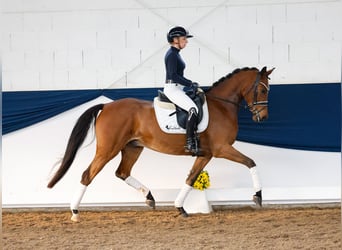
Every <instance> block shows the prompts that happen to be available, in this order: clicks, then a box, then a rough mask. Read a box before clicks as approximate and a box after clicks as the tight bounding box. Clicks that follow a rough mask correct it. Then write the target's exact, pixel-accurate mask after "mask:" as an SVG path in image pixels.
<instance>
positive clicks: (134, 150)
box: [115, 142, 155, 208]
mask: <svg viewBox="0 0 342 250" xmlns="http://www.w3.org/2000/svg"><path fill="white" fill-rule="evenodd" d="M143 149H144V148H143V147H141V146H138V145H136V144H135V142H130V143H128V144H127V145H126V146H125V147H124V148H123V149H122V150H121V162H120V165H119V167H118V169H117V170H116V172H115V175H116V176H117V177H118V178H120V179H122V180H124V181H125V182H126V183H127V184H128V185H129V186H131V187H133V188H135V189H136V190H138V191H141V192H142V193H143V195H144V197H145V198H146V204H147V205H148V206H150V207H152V208H155V200H154V198H153V196H152V194H151V191H150V190H149V189H148V188H147V187H146V186H144V185H143V184H142V183H141V182H140V181H138V180H137V179H135V178H134V177H133V176H131V170H132V168H133V165H134V163H135V162H136V161H137V160H138V158H139V156H140V154H141V152H142V150H143Z"/></svg>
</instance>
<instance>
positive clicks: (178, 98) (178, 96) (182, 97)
mask: <svg viewBox="0 0 342 250" xmlns="http://www.w3.org/2000/svg"><path fill="white" fill-rule="evenodd" d="M183 88H184V86H182V85H180V84H176V83H165V85H164V93H165V95H166V96H167V98H169V99H170V101H172V102H173V103H175V104H176V105H177V106H179V107H181V108H182V109H184V110H186V111H189V110H190V109H191V108H195V109H196V112H197V113H198V109H197V107H196V104H195V103H194V102H193V101H192V100H191V98H190V97H189V96H187V95H186V94H185V92H184V91H183Z"/></svg>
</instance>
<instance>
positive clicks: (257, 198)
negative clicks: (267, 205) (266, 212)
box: [253, 191, 262, 208]
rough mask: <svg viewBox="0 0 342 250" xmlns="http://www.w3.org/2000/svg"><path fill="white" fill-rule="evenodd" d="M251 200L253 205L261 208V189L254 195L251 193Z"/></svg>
mask: <svg viewBox="0 0 342 250" xmlns="http://www.w3.org/2000/svg"><path fill="white" fill-rule="evenodd" d="M253 201H254V203H255V205H256V206H257V208H261V207H262V196H261V191H258V192H256V193H255V195H253Z"/></svg>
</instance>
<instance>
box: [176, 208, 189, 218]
mask: <svg viewBox="0 0 342 250" xmlns="http://www.w3.org/2000/svg"><path fill="white" fill-rule="evenodd" d="M177 209H178V211H179V213H180V215H181V216H182V217H184V218H187V217H189V215H188V213H187V212H186V211H185V210H184V208H183V207H177Z"/></svg>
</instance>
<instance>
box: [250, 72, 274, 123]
mask: <svg viewBox="0 0 342 250" xmlns="http://www.w3.org/2000/svg"><path fill="white" fill-rule="evenodd" d="M260 78H261V74H260V72H258V75H257V77H256V79H255V81H254V84H253V86H252V87H251V88H250V89H249V90H248V91H247V92H246V94H245V95H244V96H247V95H248V93H249V92H250V91H251V90H252V89H253V88H254V97H253V102H252V104H248V105H247V107H246V108H248V109H249V111H251V112H252V114H253V115H254V116H256V118H257V121H258V122H260V112H261V111H262V110H263V109H265V108H267V107H268V100H266V101H258V86H259V84H261V85H262V86H263V87H264V88H265V89H266V90H267V92H269V91H270V87H269V86H267V85H266V84H265V83H264V82H262V81H260ZM255 106H261V108H260V109H257V108H256V107H255Z"/></svg>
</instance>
